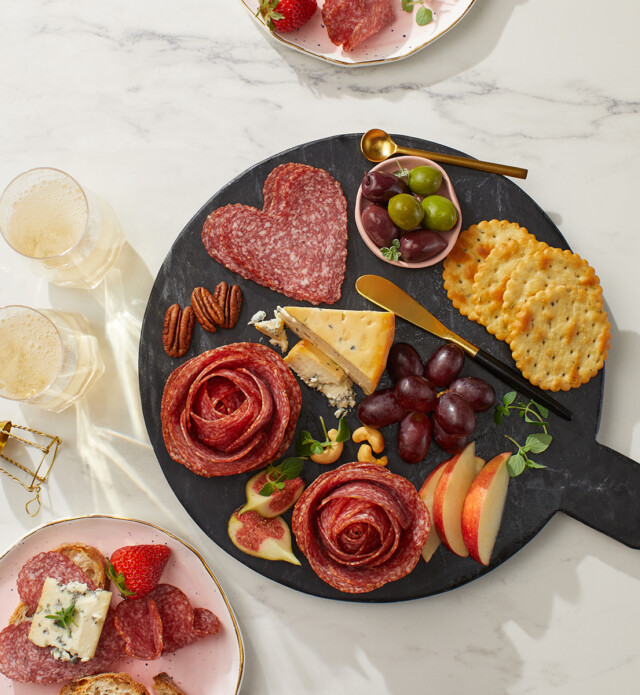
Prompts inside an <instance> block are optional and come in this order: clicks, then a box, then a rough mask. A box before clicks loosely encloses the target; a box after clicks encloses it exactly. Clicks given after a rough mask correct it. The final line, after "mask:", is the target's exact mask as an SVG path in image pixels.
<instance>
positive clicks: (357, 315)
mask: <svg viewBox="0 0 640 695" xmlns="http://www.w3.org/2000/svg"><path fill="white" fill-rule="evenodd" d="M278 315H279V316H281V317H282V319H283V320H284V322H285V323H286V324H287V326H288V327H289V328H290V329H291V330H292V331H293V332H294V333H296V334H297V335H298V336H299V337H300V338H304V339H306V340H308V341H309V342H310V343H311V344H312V345H314V346H315V347H316V348H318V349H319V350H320V351H321V352H323V353H324V354H325V355H326V356H327V357H328V358H330V359H331V360H333V362H335V363H336V364H337V365H339V366H340V367H341V368H342V369H343V370H344V371H345V372H346V374H347V375H348V376H349V377H350V378H351V379H352V380H353V381H355V382H356V384H358V386H360V388H361V389H362V390H363V391H364V392H365V394H367V395H369V394H370V393H373V392H374V391H375V390H376V388H377V386H378V382H379V381H380V377H381V376H382V372H383V371H384V368H385V366H386V364H387V355H388V354H389V349H390V348H391V345H392V343H393V337H394V334H395V316H394V315H393V314H392V313H390V312H387V311H347V310H345V309H318V308H315V307H304V306H286V307H284V308H281V309H279V312H278Z"/></svg>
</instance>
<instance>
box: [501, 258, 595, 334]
mask: <svg viewBox="0 0 640 695" xmlns="http://www.w3.org/2000/svg"><path fill="white" fill-rule="evenodd" d="M553 285H566V286H568V287H583V288H585V289H587V290H589V291H590V292H593V293H594V294H595V295H597V296H598V297H600V298H602V288H601V287H600V280H599V279H598V276H597V275H596V273H595V270H594V269H593V268H592V267H591V266H590V265H589V264H588V263H587V261H585V260H584V258H581V257H580V256H579V255H578V254H577V253H572V252H571V251H569V250H566V251H562V250H561V249H558V248H554V247H551V246H547V247H546V248H542V249H539V250H538V251H535V252H534V253H532V254H530V255H528V256H525V257H524V258H523V259H522V260H521V261H520V262H519V263H518V264H517V265H516V267H515V269H514V270H513V272H512V274H511V277H510V278H509V281H508V282H507V286H506V288H505V291H504V299H503V303H502V314H503V320H504V321H505V325H510V324H511V323H512V322H513V319H514V318H515V315H516V314H517V313H518V311H519V310H520V308H521V307H522V303H523V302H524V301H525V300H526V299H527V297H531V296H532V295H534V294H536V292H539V291H540V290H544V289H546V288H548V287H551V286H553ZM507 342H508V340H507Z"/></svg>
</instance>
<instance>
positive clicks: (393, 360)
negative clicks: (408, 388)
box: [387, 343, 424, 381]
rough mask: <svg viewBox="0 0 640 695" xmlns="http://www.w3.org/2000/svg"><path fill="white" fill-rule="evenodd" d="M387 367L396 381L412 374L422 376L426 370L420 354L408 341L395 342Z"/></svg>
mask: <svg viewBox="0 0 640 695" xmlns="http://www.w3.org/2000/svg"><path fill="white" fill-rule="evenodd" d="M387 369H388V370H389V374H391V378H392V379H393V380H394V381H398V379H402V377H403V376H409V375H410V374H418V375H420V376H422V372H423V371H424V368H423V366H422V360H421V359H420V355H419V354H418V353H417V351H416V349H415V348H414V347H412V346H411V345H409V344H408V343H394V344H393V345H392V346H391V350H389V356H388V357H387Z"/></svg>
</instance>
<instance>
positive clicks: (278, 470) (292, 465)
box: [259, 456, 304, 497]
mask: <svg viewBox="0 0 640 695" xmlns="http://www.w3.org/2000/svg"><path fill="white" fill-rule="evenodd" d="M303 466H304V459H303V458H300V457H299V456H291V457H289V458H286V459H283V460H282V461H281V462H280V463H279V464H277V465H276V464H273V463H270V464H269V466H268V468H267V482H266V483H265V484H264V485H263V486H262V489H261V490H260V493H259V494H260V495H262V496H263V497H269V495H272V494H273V493H274V492H275V491H276V490H282V489H284V485H285V482H286V481H287V480H294V479H295V478H297V477H298V476H299V475H300V473H301V472H302V468H303Z"/></svg>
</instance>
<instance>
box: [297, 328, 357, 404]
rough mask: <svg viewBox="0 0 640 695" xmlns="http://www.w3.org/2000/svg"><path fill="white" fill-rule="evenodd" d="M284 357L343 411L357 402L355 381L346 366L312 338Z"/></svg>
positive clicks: (314, 387)
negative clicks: (346, 371) (341, 365)
mask: <svg viewBox="0 0 640 695" xmlns="http://www.w3.org/2000/svg"><path fill="white" fill-rule="evenodd" d="M284 361H285V362H286V363H287V364H288V365H289V366H290V367H291V369H293V371H294V372H295V373H296V374H297V375H298V377H299V378H300V379H302V381H304V383H305V384H306V385H307V386H309V387H310V388H312V389H316V390H317V391H320V393H322V394H324V395H325V396H326V397H327V399H328V401H329V404H330V405H332V406H334V407H335V408H338V409H339V410H341V411H343V410H348V409H349V408H353V407H354V406H355V404H356V398H355V394H354V392H353V388H352V387H353V384H352V382H351V379H349V377H348V376H347V375H346V374H345V372H344V369H342V368H341V367H339V366H338V365H337V364H336V363H335V362H334V361H333V360H331V359H329V358H328V357H327V356H326V355H325V354H324V353H322V352H320V350H318V348H317V347H315V346H313V345H312V344H311V343H310V342H309V341H308V340H301V341H300V342H299V343H296V344H295V345H294V346H293V347H292V348H291V350H290V352H289V354H288V355H287V356H286V357H285V358H284Z"/></svg>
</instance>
